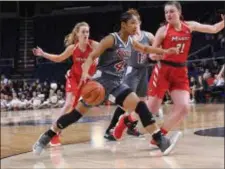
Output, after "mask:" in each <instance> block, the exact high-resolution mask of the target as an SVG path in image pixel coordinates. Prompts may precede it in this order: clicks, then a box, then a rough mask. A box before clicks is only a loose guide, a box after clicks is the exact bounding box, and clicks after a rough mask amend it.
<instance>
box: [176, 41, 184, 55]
mask: <svg viewBox="0 0 225 169" xmlns="http://www.w3.org/2000/svg"><path fill="white" fill-rule="evenodd" d="M184 47H185V43H178V44H177V48H178V49H179V53H184Z"/></svg>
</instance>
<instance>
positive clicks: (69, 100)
mask: <svg viewBox="0 0 225 169" xmlns="http://www.w3.org/2000/svg"><path fill="white" fill-rule="evenodd" d="M74 101H75V95H74V93H73V92H67V93H66V100H65V104H64V106H63V107H62V108H61V109H60V112H59V114H57V118H56V119H58V118H59V117H60V116H61V115H63V114H65V113H69V112H70V111H71V110H72V109H73V103H74ZM49 144H50V146H59V145H61V141H60V133H57V135H56V136H54V137H53V138H52V140H51V141H50V143H49Z"/></svg>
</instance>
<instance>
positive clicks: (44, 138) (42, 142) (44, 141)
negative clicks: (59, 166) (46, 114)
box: [33, 134, 52, 155]
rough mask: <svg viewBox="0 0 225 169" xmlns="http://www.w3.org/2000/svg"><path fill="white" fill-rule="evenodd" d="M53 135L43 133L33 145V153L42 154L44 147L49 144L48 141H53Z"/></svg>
mask: <svg viewBox="0 0 225 169" xmlns="http://www.w3.org/2000/svg"><path fill="white" fill-rule="evenodd" d="M51 139H52V138H51V137H49V136H48V135H46V134H42V135H41V136H40V137H39V139H38V141H37V142H36V143H35V144H34V145H33V153H34V154H35V155H40V154H41V152H42V151H43V149H44V148H45V147H46V146H47V145H48V143H49V142H50V141H51Z"/></svg>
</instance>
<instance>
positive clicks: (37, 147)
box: [33, 101, 89, 155]
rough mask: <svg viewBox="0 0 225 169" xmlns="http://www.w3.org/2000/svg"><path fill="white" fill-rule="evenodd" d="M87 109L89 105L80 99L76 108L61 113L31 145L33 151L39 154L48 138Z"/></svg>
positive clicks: (79, 116) (73, 121) (70, 123)
mask: <svg viewBox="0 0 225 169" xmlns="http://www.w3.org/2000/svg"><path fill="white" fill-rule="evenodd" d="M88 110H89V107H88V106H86V105H85V104H84V103H83V102H82V101H80V102H79V103H78V104H77V106H76V108H75V109H73V110H72V111H71V112H69V113H66V114H63V115H62V116H60V117H59V118H58V120H57V121H56V123H54V124H53V125H52V127H51V128H50V129H49V130H47V131H46V132H45V133H43V134H42V135H41V136H40V137H39V139H38V140H37V142H36V143H35V144H34V146H33V152H34V153H35V154H37V155H39V154H40V153H41V152H42V150H43V149H44V148H45V147H46V145H47V144H48V143H49V142H50V140H51V139H52V138H53V137H54V136H55V135H56V134H57V133H58V132H61V131H62V130H63V129H65V128H66V127H68V126H69V125H72V124H73V123H75V122H77V121H78V120H79V119H80V118H82V116H83V114H85V113H86V112H87V111H88Z"/></svg>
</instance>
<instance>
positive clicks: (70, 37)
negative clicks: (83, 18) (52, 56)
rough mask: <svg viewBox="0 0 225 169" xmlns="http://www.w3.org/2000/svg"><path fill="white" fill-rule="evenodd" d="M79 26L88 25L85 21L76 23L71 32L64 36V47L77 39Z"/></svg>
mask: <svg viewBox="0 0 225 169" xmlns="http://www.w3.org/2000/svg"><path fill="white" fill-rule="evenodd" d="M81 26H88V27H90V26H89V25H88V23H87V22H79V23H77V24H76V25H75V26H74V28H73V30H72V32H71V33H69V34H68V35H66V36H65V40H64V44H65V46H66V47H67V46H69V45H72V44H75V43H76V42H77V41H78V38H77V33H78V32H79V29H80V27H81Z"/></svg>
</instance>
